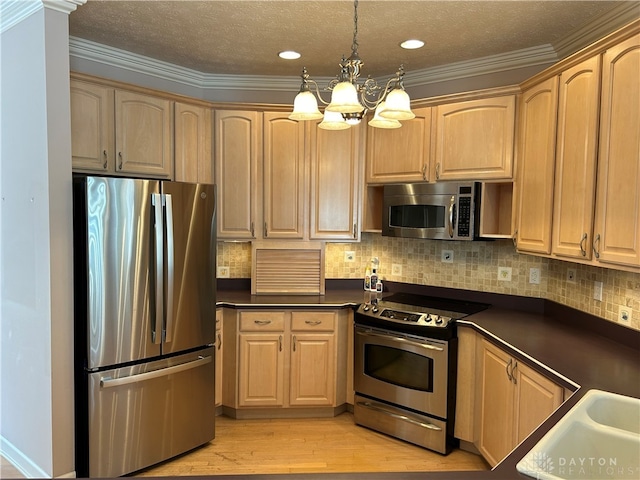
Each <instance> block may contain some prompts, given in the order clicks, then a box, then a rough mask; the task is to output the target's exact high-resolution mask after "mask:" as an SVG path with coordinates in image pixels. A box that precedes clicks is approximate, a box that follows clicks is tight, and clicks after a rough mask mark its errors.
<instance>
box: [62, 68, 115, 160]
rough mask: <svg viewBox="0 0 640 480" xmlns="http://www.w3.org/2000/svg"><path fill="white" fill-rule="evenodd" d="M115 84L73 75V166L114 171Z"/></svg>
mask: <svg viewBox="0 0 640 480" xmlns="http://www.w3.org/2000/svg"><path fill="white" fill-rule="evenodd" d="M113 108H114V104H113V88H109V87H104V86H102V85H96V84H93V83H88V82H83V81H80V80H75V79H71V157H72V165H73V169H74V170H89V171H95V172H113V171H114V165H115V138H114V113H113Z"/></svg>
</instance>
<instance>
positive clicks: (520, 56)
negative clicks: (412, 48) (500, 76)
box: [404, 44, 558, 87]
mask: <svg viewBox="0 0 640 480" xmlns="http://www.w3.org/2000/svg"><path fill="white" fill-rule="evenodd" d="M557 61H558V56H557V55H556V52H555V51H554V50H553V47H552V46H551V45H549V44H547V45H541V46H539V47H531V48H524V49H521V50H514V51H512V52H507V53H502V54H499V55H491V56H487V57H481V58H475V59H473V60H467V61H463V62H455V63H450V64H447V65H440V66H437V67H432V68H427V69H424V70H416V71H414V72H407V73H406V74H405V76H404V83H405V85H406V86H407V87H419V86H422V85H429V84H432V83H438V82H447V81H452V80H459V79H463V78H468V77H475V76H478V75H489V74H494V73H500V72H504V71H508V70H517V69H519V68H526V67H533V66H536V65H548V64H550V63H555V62H557Z"/></svg>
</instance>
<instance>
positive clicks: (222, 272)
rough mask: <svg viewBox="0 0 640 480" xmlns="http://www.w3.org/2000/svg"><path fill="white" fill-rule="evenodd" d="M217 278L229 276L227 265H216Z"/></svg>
mask: <svg viewBox="0 0 640 480" xmlns="http://www.w3.org/2000/svg"><path fill="white" fill-rule="evenodd" d="M218 278H229V267H218Z"/></svg>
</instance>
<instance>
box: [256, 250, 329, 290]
mask: <svg viewBox="0 0 640 480" xmlns="http://www.w3.org/2000/svg"><path fill="white" fill-rule="evenodd" d="M252 258H253V271H252V275H251V287H252V288H251V293H252V294H283V293H286V294H297V295H324V245H323V244H322V243H318V242H296V243H295V244H294V243H290V244H287V243H286V242H284V244H283V243H280V242H278V244H273V245H272V244H271V242H270V243H266V244H261V245H260V244H258V245H256V244H254V246H253V255H252Z"/></svg>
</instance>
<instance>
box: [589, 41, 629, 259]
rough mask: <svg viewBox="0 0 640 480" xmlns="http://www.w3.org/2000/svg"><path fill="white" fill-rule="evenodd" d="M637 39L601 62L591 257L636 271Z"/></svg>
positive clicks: (613, 49)
mask: <svg viewBox="0 0 640 480" xmlns="http://www.w3.org/2000/svg"><path fill="white" fill-rule="evenodd" d="M638 65H640V35H636V36H634V37H632V38H630V39H628V40H626V41H624V42H622V43H620V44H619V45H617V46H616V47H613V48H611V49H609V50H607V51H606V52H605V54H604V59H603V70H602V71H603V73H602V102H601V110H602V114H601V120H600V142H599V143H600V154H599V159H598V180H597V184H598V186H597V193H596V195H597V197H596V217H595V228H594V240H593V241H594V249H595V252H594V255H595V257H596V259H597V260H598V261H600V262H602V263H613V264H621V265H628V266H632V267H636V268H640V129H639V128H638V125H640V108H638V105H640V78H639V76H640V68H638Z"/></svg>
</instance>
